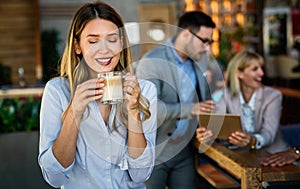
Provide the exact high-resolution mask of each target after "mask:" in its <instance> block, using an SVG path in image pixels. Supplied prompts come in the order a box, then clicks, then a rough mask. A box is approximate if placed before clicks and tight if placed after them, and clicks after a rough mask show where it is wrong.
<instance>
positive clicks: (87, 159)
mask: <svg viewBox="0 0 300 189" xmlns="http://www.w3.org/2000/svg"><path fill="white" fill-rule="evenodd" d="M139 83H140V87H141V91H142V95H144V96H145V97H146V98H147V99H148V100H149V101H150V111H151V117H150V119H148V120H147V121H145V122H143V124H142V127H143V131H144V134H145V138H146V141H147V147H146V149H145V150H144V152H143V154H142V155H141V156H140V157H138V158H136V159H132V158H131V157H129V155H128V151H127V148H128V146H127V130H126V129H125V127H123V126H122V124H121V123H120V122H119V121H118V119H116V126H117V129H118V132H117V131H116V130H115V129H113V128H112V125H113V122H114V116H115V114H116V105H113V106H112V110H111V114H110V117H109V121H108V123H109V124H108V126H107V125H105V123H104V121H103V119H102V116H101V113H100V110H99V108H98V106H97V103H96V102H95V101H94V102H91V103H90V104H89V113H88V111H87V109H86V111H85V113H84V118H83V120H82V122H81V123H80V130H79V135H78V139H77V148H76V156H75V160H74V162H73V163H72V164H71V165H70V166H69V167H67V168H64V167H62V165H61V164H60V163H59V162H58V161H57V159H56V158H55V156H54V155H53V152H52V146H53V143H54V141H55V140H56V139H57V137H58V135H59V133H60V130H61V127H62V121H61V116H62V113H63V111H64V110H65V109H66V107H67V106H68V103H69V100H70V92H69V83H68V81H67V79H65V78H61V77H60V78H55V79H53V80H50V81H49V82H48V83H47V85H46V87H45V90H44V94H43V99H42V104H41V112H40V144H39V147H40V148H39V156H38V162H39V165H40V167H41V169H42V173H43V176H44V178H45V180H46V181H47V182H48V183H49V184H50V185H52V186H54V187H61V188H65V189H84V188H89V189H90V188H91V189H99V188H113V189H118V188H122V189H123V188H125V189H127V188H142V189H144V188H146V187H145V184H144V181H145V180H147V179H148V178H149V176H150V174H151V172H152V169H153V166H154V159H155V149H154V147H155V138H156V127H157V123H156V109H157V104H156V103H157V97H156V95H157V94H156V88H155V86H154V85H153V84H152V83H151V82H149V81H145V80H139ZM87 115H89V116H88V117H87ZM141 116H142V115H141ZM74 127H75V126H74ZM124 136H125V137H124Z"/></svg>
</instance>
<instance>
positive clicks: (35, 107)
mask: <svg viewBox="0 0 300 189" xmlns="http://www.w3.org/2000/svg"><path fill="white" fill-rule="evenodd" d="M86 2H89V1H88V0H9V1H7V0H0V34H1V38H0V177H1V181H0V188H6V189H7V188H14V189H16V188H22V189H24V188H39V189H40V188H50V186H48V184H46V183H45V182H44V180H43V179H42V177H41V173H40V170H39V167H38V165H37V153H38V136H39V134H38V128H39V107H40V100H41V97H42V93H43V87H44V85H45V83H46V82H47V81H48V80H49V79H51V78H52V77H54V76H56V75H57V66H58V64H59V61H60V57H61V55H62V53H63V49H64V46H65V42H66V39H67V33H68V29H69V25H70V23H71V19H72V16H73V15H74V13H75V12H76V10H77V9H78V8H79V7H80V6H82V4H83V3H86ZM105 2H107V3H109V4H110V5H112V6H113V7H114V8H115V9H116V10H117V11H118V12H119V13H120V14H121V16H122V17H123V19H124V22H125V26H126V28H127V29H128V34H129V39H130V43H131V45H132V49H133V55H134V60H138V59H139V58H140V57H141V56H142V55H143V54H144V53H145V52H147V51H148V50H150V49H152V48H153V47H155V46H156V45H158V44H161V43H163V42H164V41H165V40H166V39H168V38H169V37H170V36H171V35H172V34H173V33H174V30H172V29H170V28H172V27H166V25H170V26H176V24H177V20H178V17H179V16H180V15H181V14H182V13H183V12H185V11H191V10H199V11H203V12H205V13H207V14H208V15H210V16H211V17H212V18H213V20H214V21H215V23H216V25H217V28H216V29H215V31H214V35H213V39H214V41H215V43H213V45H212V51H213V54H214V56H215V58H216V60H217V61H218V63H220V65H221V66H222V67H223V68H224V69H226V66H227V63H228V61H229V59H230V58H231V57H232V56H233V55H234V54H235V53H236V52H238V51H240V50H242V49H250V50H254V51H256V52H258V53H260V54H262V55H263V56H264V58H265V66H264V71H265V76H264V83H265V84H266V85H271V86H274V87H276V88H278V89H280V90H281V91H282V92H283V95H284V99H283V109H282V119H281V124H282V125H293V124H298V123H300V118H299V113H300V112H299V110H297V108H296V107H297V106H298V105H300V100H299V99H300V82H299V81H300V55H299V54H300V52H299V51H300V0H106V1H105ZM141 23H147V24H141Z"/></svg>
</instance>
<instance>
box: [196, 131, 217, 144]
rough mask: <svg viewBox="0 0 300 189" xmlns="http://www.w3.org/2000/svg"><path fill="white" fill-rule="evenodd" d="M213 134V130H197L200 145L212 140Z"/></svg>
mask: <svg viewBox="0 0 300 189" xmlns="http://www.w3.org/2000/svg"><path fill="white" fill-rule="evenodd" d="M212 136H213V133H212V131H211V130H206V128H204V127H200V128H197V129H196V138H197V140H198V141H199V142H200V143H206V142H208V141H210V140H211V139H212Z"/></svg>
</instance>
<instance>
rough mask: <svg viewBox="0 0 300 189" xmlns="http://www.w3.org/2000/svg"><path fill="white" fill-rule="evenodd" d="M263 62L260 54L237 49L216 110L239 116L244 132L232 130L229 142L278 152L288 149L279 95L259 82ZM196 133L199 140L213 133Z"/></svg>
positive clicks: (261, 75) (228, 69)
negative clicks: (281, 122) (281, 121)
mask: <svg viewBox="0 0 300 189" xmlns="http://www.w3.org/2000/svg"><path fill="white" fill-rule="evenodd" d="M263 65H264V60H263V58H262V56H261V55H259V54H258V53H255V52H251V51H241V52H238V53H237V54H236V55H235V56H234V57H233V58H232V59H231V60H230V62H229V64H228V67H227V70H226V89H225V90H224V93H223V96H222V98H221V100H220V102H219V103H218V104H217V107H218V110H217V112H226V113H229V114H240V116H241V120H242V126H243V131H236V132H233V133H232V134H231V136H229V138H228V141H229V143H231V144H233V145H236V146H239V147H246V146H248V147H250V148H251V149H261V148H264V147H270V148H269V149H268V150H269V151H270V152H278V151H282V150H286V149H287V148H288V145H287V143H286V142H285V141H284V140H283V139H282V137H281V132H280V129H279V126H280V122H279V121H280V116H281V103H282V94H281V92H280V91H278V90H276V89H274V88H271V87H267V86H264V85H263V84H262V79H263V76H264V71H263V68H262V67H263ZM196 134H197V135H196V137H197V139H198V140H199V141H200V142H205V141H207V140H208V138H209V137H210V136H211V135H212V133H211V131H208V130H207V131H203V129H202V130H200V129H198V130H197V133H196Z"/></svg>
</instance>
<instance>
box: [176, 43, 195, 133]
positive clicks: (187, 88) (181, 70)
mask: <svg viewBox="0 0 300 189" xmlns="http://www.w3.org/2000/svg"><path fill="white" fill-rule="evenodd" d="M172 51H173V54H174V57H175V63H176V66H177V68H178V78H180V79H179V81H180V83H179V86H180V90H179V91H178V93H179V98H180V102H182V103H188V102H194V101H195V88H196V83H197V77H196V74H195V69H194V66H193V62H192V61H191V60H190V59H187V60H186V61H183V60H182V59H181V57H179V55H178V54H177V53H176V51H175V49H174V48H173V49H172ZM189 124H190V120H189V119H181V120H178V121H177V123H176V129H175V131H174V133H173V134H172V138H176V137H177V136H183V135H184V134H185V133H186V132H187V129H188V128H189V127H188V126H189Z"/></svg>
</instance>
